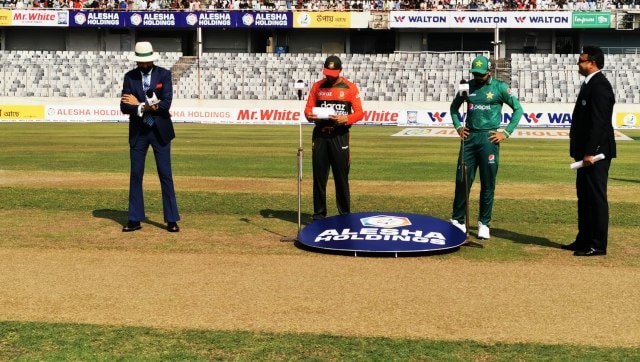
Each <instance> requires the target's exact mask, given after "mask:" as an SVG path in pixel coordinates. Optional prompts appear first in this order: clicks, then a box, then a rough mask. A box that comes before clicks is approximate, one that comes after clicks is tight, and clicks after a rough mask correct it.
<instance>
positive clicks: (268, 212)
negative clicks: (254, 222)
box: [260, 209, 313, 226]
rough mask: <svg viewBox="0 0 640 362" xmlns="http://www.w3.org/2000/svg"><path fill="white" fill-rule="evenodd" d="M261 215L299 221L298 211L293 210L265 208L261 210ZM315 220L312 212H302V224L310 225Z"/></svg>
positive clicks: (293, 221)
mask: <svg viewBox="0 0 640 362" xmlns="http://www.w3.org/2000/svg"><path fill="white" fill-rule="evenodd" d="M260 215H261V216H262V217H263V218H265V219H270V218H275V219H280V220H284V221H289V222H292V223H296V224H297V223H298V212H297V211H293V210H272V209H263V210H260ZM312 221H313V217H312V215H311V214H306V213H301V214H300V224H302V225H303V226H304V225H309V224H310V223H311V222H312Z"/></svg>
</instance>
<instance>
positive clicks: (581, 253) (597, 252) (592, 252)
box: [573, 248, 607, 256]
mask: <svg viewBox="0 0 640 362" xmlns="http://www.w3.org/2000/svg"><path fill="white" fill-rule="evenodd" d="M573 255H575V256H598V255H607V251H606V250H599V249H594V248H589V249H586V250H577V251H576V252H575V253H573Z"/></svg>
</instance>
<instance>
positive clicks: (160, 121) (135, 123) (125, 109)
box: [120, 65, 176, 146]
mask: <svg viewBox="0 0 640 362" xmlns="http://www.w3.org/2000/svg"><path fill="white" fill-rule="evenodd" d="M151 89H153V91H154V93H155V94H156V96H157V97H158V99H159V100H160V103H158V110H157V111H153V112H152V114H153V117H154V121H155V125H156V127H157V129H158V132H159V134H160V138H161V141H162V142H163V143H165V144H166V143H169V142H171V140H172V139H174V138H175V137H176V134H175V132H174V130H173V123H172V122H171V114H170V113H169V110H170V109H171V101H172V100H173V84H172V82H171V71H170V70H168V69H165V68H162V67H158V66H155V65H154V67H153V70H152V71H151ZM122 94H133V95H134V96H136V98H138V101H140V103H144V102H145V100H146V95H145V92H144V91H143V90H142V73H141V72H140V70H138V68H136V69H133V70H130V71H129V72H127V74H125V75H124V83H123V85H122ZM120 110H121V111H122V113H124V114H128V115H129V145H131V146H133V145H134V144H135V143H136V139H137V137H138V135H139V134H140V130H141V129H142V127H146V125H144V123H143V120H142V117H139V116H138V106H134V105H129V104H124V103H122V102H120Z"/></svg>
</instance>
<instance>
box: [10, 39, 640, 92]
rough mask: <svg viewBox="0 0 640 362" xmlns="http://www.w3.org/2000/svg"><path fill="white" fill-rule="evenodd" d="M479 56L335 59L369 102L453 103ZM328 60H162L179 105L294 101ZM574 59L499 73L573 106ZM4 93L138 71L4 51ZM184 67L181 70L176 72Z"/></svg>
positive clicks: (112, 80) (618, 84)
mask: <svg viewBox="0 0 640 362" xmlns="http://www.w3.org/2000/svg"><path fill="white" fill-rule="evenodd" d="M478 54H479V53H467V52H449V53H425V52H415V53H414V52H396V53H392V54H338V56H340V57H341V59H342V61H343V66H344V70H343V74H344V75H345V76H346V77H347V78H349V79H351V80H352V81H354V82H355V83H356V84H358V86H359V87H360V90H361V93H362V98H363V100H365V101H367V100H374V101H401V102H402V101H407V102H430V101H435V102H448V101H450V100H451V95H452V94H454V93H455V92H456V90H457V89H458V84H459V82H460V80H461V79H463V78H466V79H468V78H469V73H468V69H469V68H468V67H469V63H470V62H471V60H472V59H473V58H474V57H475V56H476V55H478ZM325 57H326V55H324V54H310V53H297V54H271V53H257V54H249V53H204V54H203V56H202V57H201V58H200V59H199V61H197V60H192V61H190V62H185V61H184V60H185V58H187V57H182V54H181V53H177V52H173V53H160V59H159V60H158V61H157V62H156V64H158V65H161V66H163V67H167V68H171V69H172V70H173V75H174V97H175V98H200V99H220V100H225V99H245V100H295V99H297V89H296V88H295V87H294V84H295V83H296V82H297V81H298V80H302V81H303V82H304V83H305V84H306V86H307V88H306V89H305V90H304V94H305V97H306V92H307V91H308V87H309V86H310V85H311V84H312V83H313V82H315V81H316V80H318V79H320V78H321V77H322V74H321V70H322V64H323V62H324V59H325ZM577 58H578V55H577V54H520V53H515V54H512V55H511V57H510V59H507V60H505V61H501V62H497V64H500V67H499V68H498V69H496V71H495V72H494V74H495V75H496V77H498V78H499V79H502V80H504V81H506V82H507V83H509V84H510V86H511V88H512V90H513V91H514V93H516V94H517V95H518V98H519V99H520V100H521V101H522V102H523V103H572V102H573V101H574V100H575V97H576V94H577V91H578V89H579V88H580V83H581V82H582V80H583V77H582V76H581V75H579V74H578V72H577V66H576V59H577ZM636 58H637V55H635V54H611V55H606V58H605V64H606V66H605V69H604V72H605V73H606V74H607V76H608V78H609V80H610V81H611V83H612V84H613V86H614V88H615V92H616V97H617V102H618V103H640V89H639V88H640V64H638V63H637V62H636ZM0 61H1V62H2V64H3V67H2V69H1V70H0V96H5V97H106V98H118V97H119V96H120V91H121V82H122V77H123V74H124V73H125V71H127V70H128V69H131V68H133V66H134V64H132V62H131V61H130V60H129V59H128V54H127V53H122V52H76V51H57V52H54V51H0ZM178 64H180V66H178Z"/></svg>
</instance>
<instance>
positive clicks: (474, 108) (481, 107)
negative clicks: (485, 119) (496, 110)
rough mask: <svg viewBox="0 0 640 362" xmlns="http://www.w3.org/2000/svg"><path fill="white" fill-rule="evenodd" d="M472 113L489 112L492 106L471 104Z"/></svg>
mask: <svg viewBox="0 0 640 362" xmlns="http://www.w3.org/2000/svg"><path fill="white" fill-rule="evenodd" d="M469 110H470V111H489V110H491V106H490V105H488V104H469Z"/></svg>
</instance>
